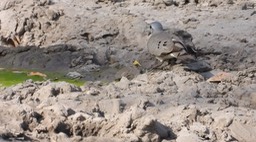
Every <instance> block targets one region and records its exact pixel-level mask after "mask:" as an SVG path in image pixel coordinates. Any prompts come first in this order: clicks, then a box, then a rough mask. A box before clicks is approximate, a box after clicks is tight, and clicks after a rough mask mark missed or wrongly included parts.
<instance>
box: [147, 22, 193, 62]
mask: <svg viewBox="0 0 256 142" xmlns="http://www.w3.org/2000/svg"><path fill="white" fill-rule="evenodd" d="M150 26H151V28H152V30H153V31H152V34H151V36H150V38H149V39H148V42H147V48H148V51H149V53H150V54H153V55H155V56H156V58H157V59H158V60H160V61H161V62H162V61H164V60H169V59H171V58H177V57H178V56H179V55H180V53H181V52H182V51H184V50H185V51H186V52H187V53H189V54H196V51H195V50H194V49H189V48H188V47H187V46H186V45H185V44H184V43H183V41H182V40H181V39H180V38H179V37H178V36H176V35H175V34H171V33H168V32H166V31H164V29H163V26H162V24H161V23H160V22H157V21H156V22H153V23H151V24H150Z"/></svg>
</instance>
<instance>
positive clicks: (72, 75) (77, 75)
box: [66, 72, 83, 79]
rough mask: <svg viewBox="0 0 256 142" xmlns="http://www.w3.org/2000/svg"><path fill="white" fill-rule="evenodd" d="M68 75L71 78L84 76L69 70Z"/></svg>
mask: <svg viewBox="0 0 256 142" xmlns="http://www.w3.org/2000/svg"><path fill="white" fill-rule="evenodd" d="M66 76H67V77H69V78H71V79H80V78H82V77H83V75H81V74H80V73H78V72H69V73H68V74H67V75H66Z"/></svg>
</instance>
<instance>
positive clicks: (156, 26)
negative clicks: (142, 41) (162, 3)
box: [150, 21, 164, 33]
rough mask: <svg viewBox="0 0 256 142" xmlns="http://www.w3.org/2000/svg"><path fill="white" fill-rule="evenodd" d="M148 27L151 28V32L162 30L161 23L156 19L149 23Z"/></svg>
mask: <svg viewBox="0 0 256 142" xmlns="http://www.w3.org/2000/svg"><path fill="white" fill-rule="evenodd" d="M150 28H151V30H152V33H154V32H162V31H164V28H163V26H162V24H161V23H160V22H158V21H155V22H152V23H150Z"/></svg>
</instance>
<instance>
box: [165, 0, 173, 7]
mask: <svg viewBox="0 0 256 142" xmlns="http://www.w3.org/2000/svg"><path fill="white" fill-rule="evenodd" d="M163 2H164V3H165V5H166V6H170V5H172V4H174V2H173V0H163Z"/></svg>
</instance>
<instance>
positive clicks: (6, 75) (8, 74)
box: [0, 69, 85, 87]
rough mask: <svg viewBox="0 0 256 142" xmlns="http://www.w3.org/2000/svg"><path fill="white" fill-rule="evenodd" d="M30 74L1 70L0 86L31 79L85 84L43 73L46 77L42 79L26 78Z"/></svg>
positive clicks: (36, 77)
mask: <svg viewBox="0 0 256 142" xmlns="http://www.w3.org/2000/svg"><path fill="white" fill-rule="evenodd" d="M30 72H31V71H25V70H18V71H17V70H7V69H1V70H0V86H7V87H8V86H12V85H16V84H18V83H22V82H24V81H26V80H28V79H32V80H33V81H45V80H51V81H54V82H58V81H65V82H68V83H71V84H74V85H77V86H82V85H84V83H85V81H83V80H78V79H70V78H67V77H65V76H64V75H63V74H60V73H52V72H43V74H46V75H47V77H46V78H44V77H41V76H28V74H29V73H30Z"/></svg>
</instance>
